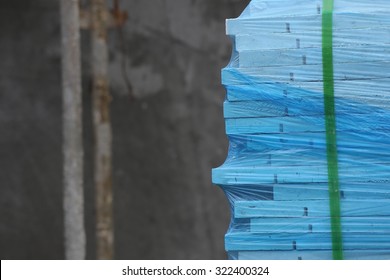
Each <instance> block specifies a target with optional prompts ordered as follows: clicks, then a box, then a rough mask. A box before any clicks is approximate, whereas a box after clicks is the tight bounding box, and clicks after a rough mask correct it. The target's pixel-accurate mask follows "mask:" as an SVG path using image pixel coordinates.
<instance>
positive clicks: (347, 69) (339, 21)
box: [212, 0, 390, 259]
mask: <svg viewBox="0 0 390 280" xmlns="http://www.w3.org/2000/svg"><path fill="white" fill-rule="evenodd" d="M227 34H228V35H229V36H230V37H231V38H232V41H233V46H234V50H233V55H232V59H231V62H230V63H229V65H228V66H227V67H226V68H224V69H223V70H222V84H223V85H224V86H225V88H226V100H225V102H224V104H223V106H224V117H225V124H226V134H227V136H228V138H229V142H230V147H229V152H228V156H227V159H226V161H225V163H224V164H223V165H222V166H220V167H218V168H215V169H213V172H212V178H213V183H214V184H216V185H218V186H220V187H221V188H222V189H223V190H224V192H225V193H226V196H227V198H228V200H229V203H230V205H231V213H232V219H231V224H230V227H229V230H228V232H227V234H226V236H225V247H226V251H227V252H228V255H229V258H230V259H390V2H389V1H387V0H386V1H385V0H373V1H370V2H367V1H363V0H357V1H347V0H334V1H327V0H324V1H317V0H295V1H285V0H272V1H271V0H269V1H265V0H263V1H262V0H252V2H251V3H250V4H249V6H248V7H247V8H246V10H245V11H244V12H243V13H242V15H241V16H240V17H238V18H237V19H230V20H227Z"/></svg>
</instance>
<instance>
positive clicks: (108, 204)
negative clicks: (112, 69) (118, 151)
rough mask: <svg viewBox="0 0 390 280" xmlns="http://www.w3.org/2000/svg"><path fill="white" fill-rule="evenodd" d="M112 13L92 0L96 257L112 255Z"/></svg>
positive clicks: (96, 0)
mask: <svg viewBox="0 0 390 280" xmlns="http://www.w3.org/2000/svg"><path fill="white" fill-rule="evenodd" d="M109 20H110V14H109V13H108V10H107V7H106V1H105V0H90V28H91V47H92V61H91V64H92V102H93V104H92V111H93V123H94V136H95V151H94V161H95V164H94V169H95V170H94V181H95V190H96V243H97V244H96V245H97V259H112V258H113V255H114V248H113V243H114V234H113V218H112V196H113V195H112V170H111V162H112V151H111V143H112V132H111V121H110V102H111V96H110V93H109V85H108V72H107V71H108V50H107V28H108V26H109Z"/></svg>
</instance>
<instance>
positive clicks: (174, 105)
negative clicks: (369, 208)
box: [0, 0, 248, 259]
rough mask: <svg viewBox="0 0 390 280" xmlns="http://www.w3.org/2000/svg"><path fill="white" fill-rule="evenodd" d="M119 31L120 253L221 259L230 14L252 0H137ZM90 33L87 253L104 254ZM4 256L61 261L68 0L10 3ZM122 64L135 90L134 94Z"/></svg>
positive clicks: (113, 45) (0, 177)
mask: <svg viewBox="0 0 390 280" xmlns="http://www.w3.org/2000/svg"><path fill="white" fill-rule="evenodd" d="M121 3H122V7H123V9H125V10H127V11H128V12H129V20H128V22H127V24H126V26H125V27H124V29H123V35H124V36H123V37H124V40H123V42H124V44H123V46H124V47H121V43H120V38H121V36H120V35H119V33H118V32H117V31H111V32H110V73H111V76H110V80H111V91H112V95H113V101H112V107H111V109H112V121H113V130H114V147H113V149H114V178H113V180H114V203H115V207H114V214H115V239H116V245H115V258H117V259H223V258H225V253H224V249H223V236H224V233H225V231H226V229H227V227H228V223H229V206H228V203H227V201H226V198H225V196H224V194H223V193H222V191H221V190H220V189H219V188H217V187H216V186H213V185H212V184H211V176H210V172H211V168H212V167H216V166H218V165H220V164H221V163H222V162H223V161H224V159H225V157H226V152H227V144H228V143H227V139H226V136H225V133H224V124H223V117H222V102H223V99H224V89H223V87H222V86H220V69H221V68H222V67H224V66H225V65H226V64H227V63H228V61H229V58H230V52H231V46H230V43H229V39H228V38H227V37H226V36H225V35H224V20H225V18H229V17H235V16H238V15H239V13H240V12H241V11H242V10H243V9H244V7H245V6H246V5H247V3H248V0H180V1H178V0H153V1H152V0H147V1H145V0H128V1H121ZM88 35H89V34H88V32H86V31H83V34H82V39H83V40H82V41H83V89H84V92H83V100H84V105H85V110H84V117H85V127H84V132H85V134H84V139H85V142H84V143H85V149H86V152H85V156H86V163H85V182H86V186H85V196H86V205H85V211H86V226H87V236H88V245H87V255H88V258H89V259H93V258H95V250H94V200H93V199H94V198H93V185H92V169H91V157H92V143H93V139H92V133H91V116H90V78H89V51H88V50H89V44H88ZM0 38H1V40H0V60H1V63H0V73H1V75H0V184H1V188H0V211H1V213H0V257H1V259H62V258H64V249H63V217H62V154H61V139H62V138H61V129H62V127H61V81H60V77H61V76H60V74H61V73H60V26H59V5H58V1H51V0H38V1H28V0H20V1H7V2H6V1H1V2H0ZM123 63H125V64H126V67H127V68H128V73H127V76H128V78H129V80H130V81H131V83H132V85H133V92H134V95H135V96H136V100H135V101H134V100H133V101H132V100H131V99H130V98H129V93H128V90H127V87H126V83H125V79H124V77H123V76H124V72H123V71H122V68H123Z"/></svg>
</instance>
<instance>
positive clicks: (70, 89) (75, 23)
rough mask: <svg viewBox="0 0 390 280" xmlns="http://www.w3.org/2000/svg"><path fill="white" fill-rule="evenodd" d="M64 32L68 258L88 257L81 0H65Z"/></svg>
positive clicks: (65, 201) (62, 12)
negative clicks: (84, 179) (85, 207)
mask: <svg viewBox="0 0 390 280" xmlns="http://www.w3.org/2000/svg"><path fill="white" fill-rule="evenodd" d="M61 31H62V88H63V94H62V96H63V156H64V205H63V207H64V230H65V233H64V236H65V257H66V259H85V244H86V237H85V228H84V195H83V142H82V96H81V66H80V24H79V6H78V0H61Z"/></svg>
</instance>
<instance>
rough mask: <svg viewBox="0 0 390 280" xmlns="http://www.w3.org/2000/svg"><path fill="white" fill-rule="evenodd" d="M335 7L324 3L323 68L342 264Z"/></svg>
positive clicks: (335, 232) (336, 255) (336, 241)
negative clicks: (334, 38) (334, 63)
mask: <svg viewBox="0 0 390 280" xmlns="http://www.w3.org/2000/svg"><path fill="white" fill-rule="evenodd" d="M333 4H334V0H323V11H322V64H323V78H324V106H325V125H326V149H327V161H328V181H329V201H330V202H329V203H330V216H331V228H332V249H333V259H335V260H342V259H343V239H342V229H341V209H340V189H339V170H338V156H337V139H336V115H335V102H334V76H333Z"/></svg>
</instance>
